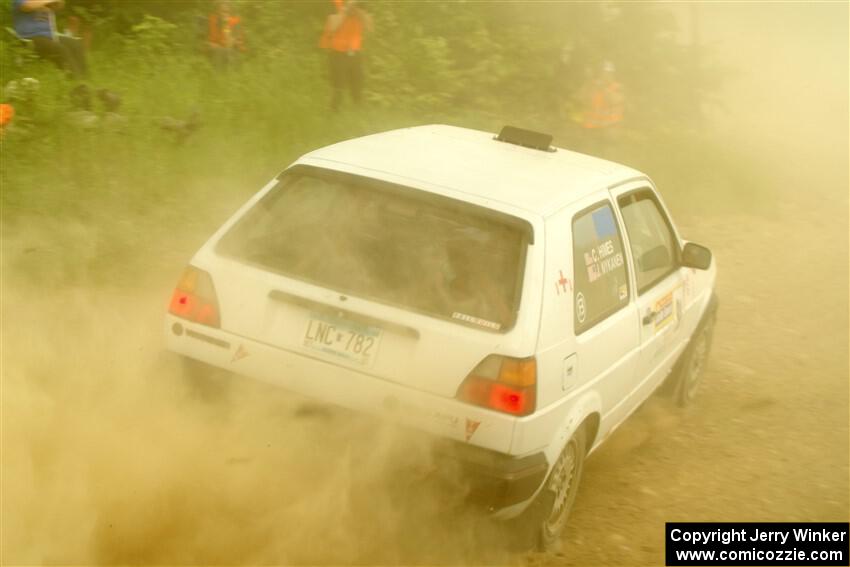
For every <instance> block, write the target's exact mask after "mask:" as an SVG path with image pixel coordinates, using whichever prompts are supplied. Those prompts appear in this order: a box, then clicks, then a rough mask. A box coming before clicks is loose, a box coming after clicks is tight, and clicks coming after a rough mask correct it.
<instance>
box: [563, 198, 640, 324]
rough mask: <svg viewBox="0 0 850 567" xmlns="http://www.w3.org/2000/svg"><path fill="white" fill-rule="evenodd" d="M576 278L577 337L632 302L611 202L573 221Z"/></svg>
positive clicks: (618, 230)
mask: <svg viewBox="0 0 850 567" xmlns="http://www.w3.org/2000/svg"><path fill="white" fill-rule="evenodd" d="M573 277H574V279H575V297H574V301H575V306H574V309H573V323H574V325H575V332H576V334H580V333H582V332H584V331H586V330H587V329H589V328H591V327H593V326H594V325H595V324H597V323H599V322H600V321H602V320H603V319H606V318H607V317H609V316H610V315H612V314H613V313H615V312H617V311H619V310H620V309H621V308H622V307H623V306H625V305H626V304H627V303H628V302H629V277H628V272H627V271H626V262H625V260H624V256H623V239H622V237H621V235H620V229H619V227H618V226H617V221H616V219H615V218H614V213H613V210H612V208H611V204H610V203H609V202H608V201H603V202H601V203H597V204H596V205H593V206H592V207H590V208H588V209H585V210H584V211H581V212H580V213H578V214H576V215H575V216H574V217H573Z"/></svg>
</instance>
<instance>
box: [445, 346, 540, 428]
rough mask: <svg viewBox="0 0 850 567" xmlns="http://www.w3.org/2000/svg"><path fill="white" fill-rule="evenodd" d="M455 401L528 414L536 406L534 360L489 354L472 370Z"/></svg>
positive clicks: (517, 413) (535, 362)
mask: <svg viewBox="0 0 850 567" xmlns="http://www.w3.org/2000/svg"><path fill="white" fill-rule="evenodd" d="M457 398H458V399H459V400H462V401H464V402H468V403H470V404H474V405H476V406H482V407H485V408H489V409H493V410H496V411H501V412H504V413H510V414H513V415H519V416H522V415H529V414H531V413H533V412H534V409H535V407H536V403H537V361H536V360H535V359H534V357H531V358H510V357H507V356H499V355H496V354H491V355H490V356H488V357H487V358H485V359H484V360H482V361H481V363H480V364H478V366H476V367H475V368H473V369H472V372H470V373H469V375H468V376H467V377H466V379H465V380H464V381H463V383H462V384H461V385H460V388H458V391H457Z"/></svg>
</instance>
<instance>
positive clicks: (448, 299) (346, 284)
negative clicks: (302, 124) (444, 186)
mask: <svg viewBox="0 0 850 567" xmlns="http://www.w3.org/2000/svg"><path fill="white" fill-rule="evenodd" d="M530 239H531V227H530V225H529V224H528V223H527V222H526V221H522V220H520V219H518V218H516V217H512V216H509V215H505V214H502V213H498V212H495V211H492V210H489V209H485V208H482V207H478V206H475V205H470V204H469V203H464V202H461V201H457V200H454V199H449V198H445V197H441V196H437V195H433V194H430V193H426V192H424V191H418V190H415V189H410V188H406V187H401V186H398V185H393V184H389V183H384V182H380V181H376V180H374V179H369V178H365V177H360V176H355V175H350V174H345V173H339V172H331V171H328V170H322V169H318V168H313V167H307V166H297V167H295V168H292V169H290V170H288V171H287V172H286V173H284V174H283V175H282V176H281V178H280V181H279V183H278V184H277V186H275V187H274V188H273V189H272V190H271V191H270V192H269V193H268V194H267V195H266V196H265V197H264V198H263V199H262V200H260V201H259V202H258V203H257V204H256V205H255V206H254V208H252V209H251V210H249V211H248V212H247V213H246V214H245V215H244V216H243V217H242V218H241V219H240V220H239V222H238V223H236V225H234V227H233V228H232V229H231V230H230V231H229V232H228V233H227V234H225V236H224V237H223V238H222V239H221V241H220V243H219V244H218V247H217V251H218V252H219V253H221V254H223V255H226V256H229V257H232V258H234V259H237V260H240V261H242V262H246V263H249V264H254V265H258V266H261V267H263V268H265V269H268V270H271V271H274V272H277V273H280V274H284V275H286V276H289V277H292V278H296V279H299V280H302V281H306V282H310V283H312V284H316V285H320V286H322V287H326V288H330V289H333V290H336V291H339V292H342V293H346V294H351V295H356V296H359V297H363V298H367V299H371V300H375V301H379V302H382V303H387V304H390V305H395V306H401V307H404V308H406V309H409V310H413V311H417V312H420V313H425V314H428V315H431V316H434V317H440V318H445V319H449V320H452V321H455V322H458V323H464V324H467V325H471V326H474V327H479V328H483V329H487V330H492V331H500V330H506V329H508V328H510V327H512V326H513V324H514V321H515V319H516V312H517V309H518V307H519V297H520V293H521V289H522V288H521V286H522V273H523V272H524V266H525V253H526V249H527V247H528V245H529V243H530Z"/></svg>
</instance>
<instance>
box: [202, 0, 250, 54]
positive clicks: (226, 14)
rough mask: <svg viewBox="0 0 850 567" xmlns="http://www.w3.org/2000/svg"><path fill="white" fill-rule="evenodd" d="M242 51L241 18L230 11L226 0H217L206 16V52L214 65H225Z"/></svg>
mask: <svg viewBox="0 0 850 567" xmlns="http://www.w3.org/2000/svg"><path fill="white" fill-rule="evenodd" d="M244 52H245V38H244V35H243V33H242V20H241V18H240V17H239V16H236V15H234V14H233V13H232V12H231V10H230V3H229V2H227V0H218V1H217V2H216V9H215V11H214V12H213V13H211V14H210V15H209V17H208V18H207V54H208V55H209V56H210V60H211V61H212V62H213V63H214V64H215V65H217V66H220V67H226V66H227V65H228V64H229V63H231V62H233V60H234V59H235V58H236V56H237V55H238V54H239V53H244Z"/></svg>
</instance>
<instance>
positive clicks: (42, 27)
mask: <svg viewBox="0 0 850 567" xmlns="http://www.w3.org/2000/svg"><path fill="white" fill-rule="evenodd" d="M64 5H65V0H12V21H13V25H14V27H15V33H16V34H18V37H20V38H21V39H28V40H30V41H32V43H33V47H35V52H36V53H37V54H38V56H39V57H41V58H42V59H46V60H48V61H51V62H52V63H54V64H55V65H56V66H57V67H59V68H60V69H62V70H64V71H65V72H67V73H68V74H70V75H71V76H72V77H73V78H74V79H82V78H84V77H86V76H87V75H88V67H87V65H86V55H85V50H84V48H83V44H82V42H81V41H80V40H79V39H77V38H74V37H71V36H68V35H63V34H59V33H57V31H56V15H55V13H54V12H55V11H56V10H59V9H61V8H63V7H64Z"/></svg>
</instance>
